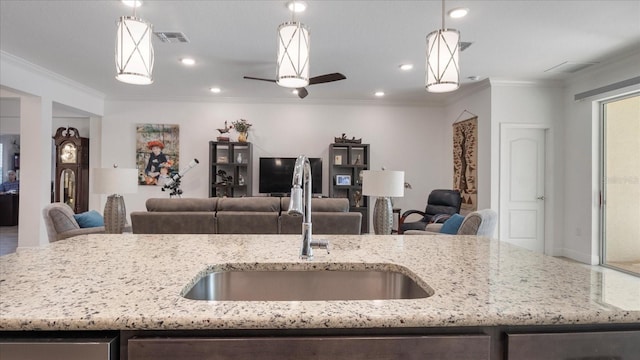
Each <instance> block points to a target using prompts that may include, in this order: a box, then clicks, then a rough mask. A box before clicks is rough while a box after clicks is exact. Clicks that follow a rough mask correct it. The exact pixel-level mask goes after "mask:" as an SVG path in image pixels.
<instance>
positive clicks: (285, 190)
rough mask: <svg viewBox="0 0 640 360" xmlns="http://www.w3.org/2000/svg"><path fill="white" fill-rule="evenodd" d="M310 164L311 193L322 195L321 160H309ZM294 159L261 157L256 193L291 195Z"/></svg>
mask: <svg viewBox="0 0 640 360" xmlns="http://www.w3.org/2000/svg"><path fill="white" fill-rule="evenodd" d="M309 163H310V164H311V191H312V193H314V194H322V158H309ZM295 164H296V158H288V157H261V158H260V169H259V172H260V176H259V186H258V191H259V192H260V193H262V194H278V195H286V194H289V193H291V182H292V180H293V168H294V166H295Z"/></svg>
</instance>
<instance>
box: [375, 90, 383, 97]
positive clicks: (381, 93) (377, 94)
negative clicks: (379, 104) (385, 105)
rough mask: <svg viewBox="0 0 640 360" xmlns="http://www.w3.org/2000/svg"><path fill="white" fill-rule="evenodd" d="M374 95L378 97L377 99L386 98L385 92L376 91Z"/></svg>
mask: <svg viewBox="0 0 640 360" xmlns="http://www.w3.org/2000/svg"><path fill="white" fill-rule="evenodd" d="M374 95H375V96H377V97H383V96H384V91H376V92H375V94H374Z"/></svg>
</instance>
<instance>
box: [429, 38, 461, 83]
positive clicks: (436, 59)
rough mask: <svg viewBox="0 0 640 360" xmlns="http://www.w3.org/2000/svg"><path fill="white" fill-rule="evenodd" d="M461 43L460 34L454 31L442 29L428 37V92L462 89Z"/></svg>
mask: <svg viewBox="0 0 640 360" xmlns="http://www.w3.org/2000/svg"><path fill="white" fill-rule="evenodd" d="M459 42H460V32H458V30H454V29H440V30H436V31H433V32H432V33H430V34H429V35H427V64H426V70H427V71H426V80H425V83H426V88H427V91H429V92H434V93H442V92H449V91H454V90H456V89H458V88H459V87H460V67H459V63H458V53H459V51H458V49H459V46H458V45H459Z"/></svg>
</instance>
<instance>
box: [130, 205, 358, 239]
mask: <svg viewBox="0 0 640 360" xmlns="http://www.w3.org/2000/svg"><path fill="white" fill-rule="evenodd" d="M288 206H289V198H287V197H285V198H278V197H242V198H207V199H195V198H184V199H182V198H180V199H166V198H164V199H159V198H152V199H148V200H147V202H146V207H147V211H134V212H132V213H131V226H132V230H133V233H134V234H299V233H301V232H302V218H301V217H300V216H291V215H289V214H287V209H288ZM311 210H312V216H311V222H312V226H313V227H312V230H313V233H314V234H356V235H357V234H360V224H361V223H362V214H361V213H358V212H349V200H348V199H343V198H314V199H312V200H311Z"/></svg>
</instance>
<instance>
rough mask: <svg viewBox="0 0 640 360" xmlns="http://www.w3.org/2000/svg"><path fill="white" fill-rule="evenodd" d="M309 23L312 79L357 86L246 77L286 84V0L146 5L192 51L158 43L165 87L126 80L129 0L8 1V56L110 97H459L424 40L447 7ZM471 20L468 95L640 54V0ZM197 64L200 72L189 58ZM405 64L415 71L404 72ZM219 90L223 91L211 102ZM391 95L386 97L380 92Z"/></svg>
mask: <svg viewBox="0 0 640 360" xmlns="http://www.w3.org/2000/svg"><path fill="white" fill-rule="evenodd" d="M307 3H308V5H309V6H308V9H307V11H306V12H305V13H303V14H302V15H300V16H299V17H298V19H299V20H300V21H301V22H302V23H304V24H306V25H307V26H308V27H309V28H310V31H311V62H310V68H311V76H316V75H320V74H325V73H332V72H341V73H343V74H344V75H346V76H347V80H343V81H339V82H334V83H328V84H318V85H312V86H310V87H308V88H307V89H308V90H309V96H308V97H307V98H306V99H304V100H299V99H298V98H297V97H295V96H294V95H292V94H291V93H290V92H289V90H287V89H285V88H280V87H278V86H277V85H275V84H272V83H267V82H260V81H250V80H244V79H243V78H242V77H243V75H249V76H255V77H265V78H273V77H274V76H275V57H276V45H277V43H276V28H277V26H278V25H279V24H280V23H282V22H285V21H288V20H290V16H291V15H290V13H289V11H288V9H286V7H285V1H204V0H200V1H165V0H161V1H152V0H146V1H144V4H143V6H142V7H141V8H140V9H139V10H138V14H137V15H138V16H139V17H141V18H143V19H145V20H147V21H149V22H151V23H152V24H153V26H154V31H180V32H183V33H184V34H185V35H186V36H187V37H188V38H189V40H190V43H188V44H167V43H162V42H160V41H159V39H157V38H154V47H155V54H156V57H155V68H154V72H153V74H154V80H155V82H154V83H153V84H152V85H149V86H136V85H128V84H124V83H120V82H118V81H117V80H115V78H114V76H115V63H114V48H115V30H116V21H117V19H118V17H120V16H123V15H132V10H131V8H128V7H126V6H125V5H123V4H122V3H121V2H120V1H119V0H105V1H98V0H91V1H75V0H74V1H62V0H46V1H36V0H30V1H18V0H1V1H0V49H1V50H2V51H3V52H6V53H9V54H12V55H15V56H17V57H20V58H22V59H25V60H27V61H28V62H31V63H33V64H36V65H39V66H41V67H44V68H46V69H48V70H50V71H53V72H55V73H58V74H60V75H63V76H65V77H67V78H70V79H72V80H75V81H77V82H79V83H82V84H84V85H86V86H88V87H91V88H94V89H96V90H98V91H99V92H102V93H104V94H105V95H106V97H107V99H141V100H142V99H151V100H153V99H156V100H211V101H215V100H216V99H222V100H223V101H233V98H242V99H245V100H246V99H254V100H255V99H261V100H265V101H271V100H275V101H282V100H283V99H284V100H285V101H303V102H308V101H310V102H315V101H320V102H322V101H362V100H369V101H380V102H384V103H404V104H407V103H415V104H425V103H430V102H432V101H433V102H438V101H441V100H442V99H445V97H447V96H451V95H450V94H429V93H427V92H426V91H425V89H424V58H425V37H426V35H427V34H428V33H429V32H431V31H433V30H436V29H437V28H439V27H440V26H441V24H440V23H441V5H442V4H441V2H440V1H435V0H433V1H382V0H378V1H338V0H335V1H328V0H324V1H323V0H315V1H314V0H308V1H307ZM459 6H463V7H467V8H469V9H470V13H469V15H468V16H467V17H465V18H463V19H448V18H447V20H446V27H450V28H456V29H458V30H460V32H461V41H465V42H472V43H473V45H471V47H469V48H468V49H467V50H465V51H463V52H462V53H461V55H460V59H461V60H460V66H461V78H462V79H463V88H464V87H468V86H470V84H473V82H472V81H470V80H467V78H468V77H470V76H479V77H480V78H481V79H485V78H487V77H490V78H492V79H501V80H516V81H530V80H533V81H544V80H562V79H566V78H567V77H568V76H571V74H565V73H552V72H545V70H547V69H549V68H551V67H553V66H556V65H558V64H560V63H562V62H565V61H569V62H600V63H603V62H607V61H610V60H611V59H613V58H615V57H618V56H620V55H623V54H627V53H630V52H633V51H638V50H639V49H640V0H627V1H612V0H606V1H596V0H588V1H572V0H562V1H544V0H538V1H516V0H494V1H471V0H467V1H461V0H459V1H456V0H450V1H447V2H446V8H447V9H451V8H454V7H459ZM186 56H189V57H193V58H195V60H196V61H197V64H196V65H195V66H194V67H190V68H187V67H185V66H183V65H181V64H180V63H179V62H178V59H180V58H182V57H186ZM402 63H412V64H414V66H415V67H414V69H413V70H412V71H409V72H401V71H400V70H399V69H398V66H399V65H400V64H402ZM212 86H218V87H220V88H222V93H220V94H212V93H210V92H209V91H208V89H209V88H210V87H212ZM377 90H383V91H385V93H386V94H387V95H386V96H385V98H384V99H376V98H375V97H374V96H373V93H374V91H377Z"/></svg>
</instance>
